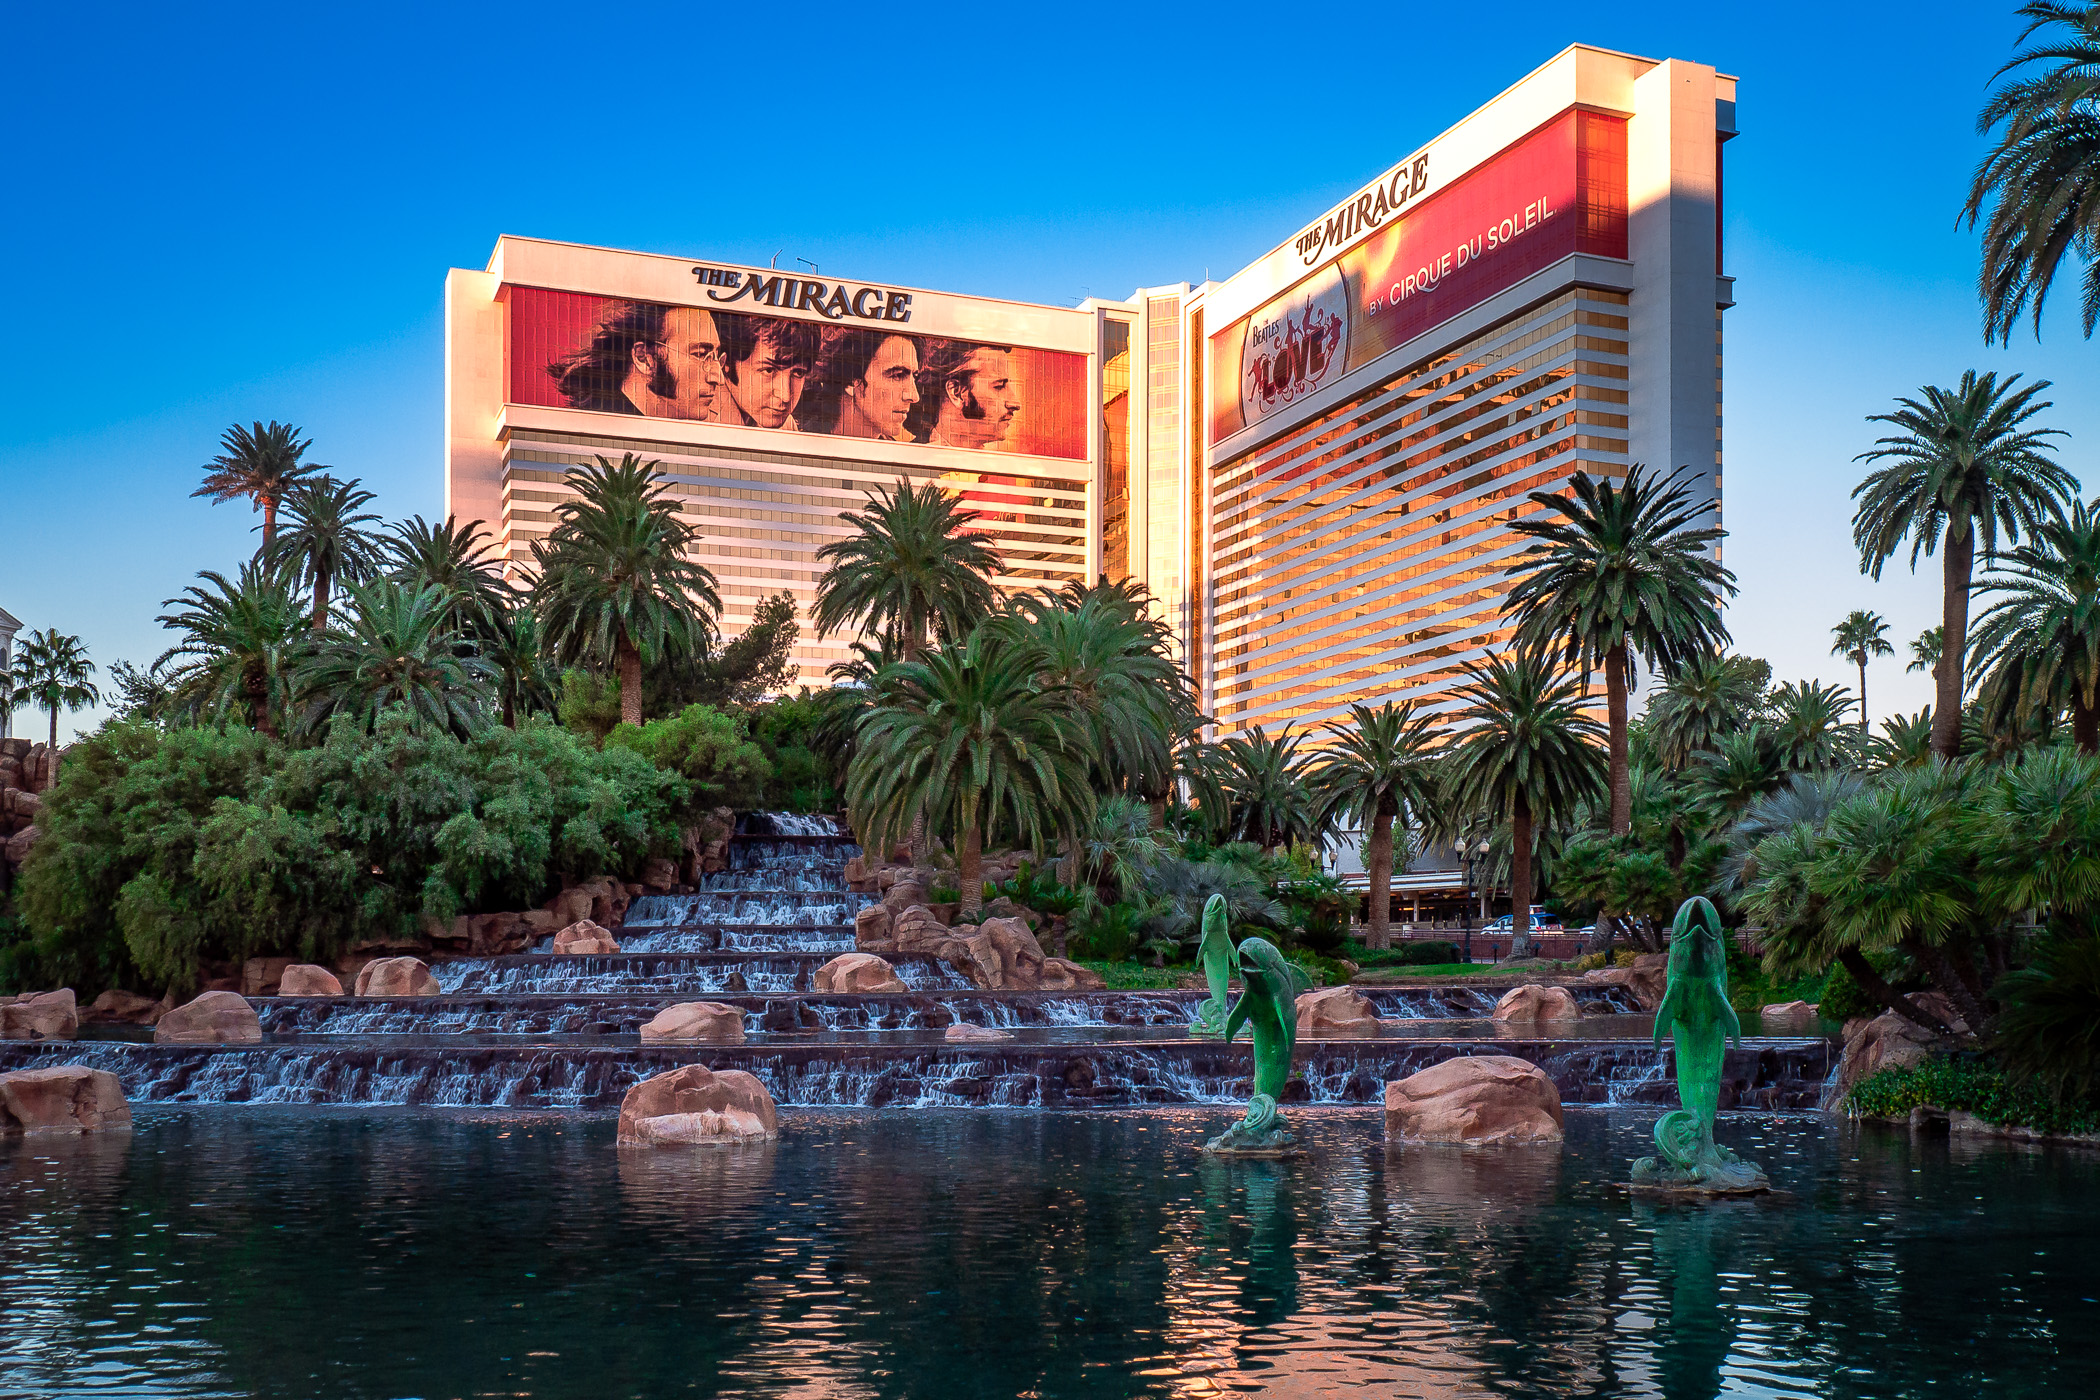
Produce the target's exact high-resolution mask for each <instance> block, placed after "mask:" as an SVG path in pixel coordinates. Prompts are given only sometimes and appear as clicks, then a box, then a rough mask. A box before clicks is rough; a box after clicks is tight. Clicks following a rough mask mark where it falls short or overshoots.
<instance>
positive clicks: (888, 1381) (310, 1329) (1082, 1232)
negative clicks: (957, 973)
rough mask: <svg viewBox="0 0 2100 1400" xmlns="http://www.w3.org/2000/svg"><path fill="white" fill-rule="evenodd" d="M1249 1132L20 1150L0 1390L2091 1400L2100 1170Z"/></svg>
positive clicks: (894, 1132)
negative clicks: (1722, 1175)
mask: <svg viewBox="0 0 2100 1400" xmlns="http://www.w3.org/2000/svg"><path fill="white" fill-rule="evenodd" d="M1235 1115H1236V1109H1235V1108H1216V1109H1191V1110H1152V1111H1142V1112H1132V1113H1118V1114H1105V1113H1104V1114H1047V1113H991V1112H940V1111H914V1112H895V1113H887V1114H871V1113H863V1112H821V1113H819V1112H789V1113H787V1114H785V1115H784V1116H783V1124H782V1127H783V1134H782V1137H781V1140H780V1141H779V1142H778V1143H776V1144H770V1145H767V1146H763V1147H753V1148H742V1149H727V1150H720V1151H690V1152H687V1151H676V1150H669V1151H656V1152H649V1153H635V1152H622V1151H619V1150H617V1149H616V1148H615V1147H614V1145H613V1142H612V1135H613V1124H612V1122H611V1120H610V1119H609V1118H608V1117H604V1116H592V1117H584V1116H562V1115H552V1114H541V1115H510V1116H506V1115H503V1114H498V1113H489V1114H452V1113H443V1112H421V1113H415V1112H391V1113H390V1112H366V1113H349V1112H331V1111H327V1110H314V1109H306V1110H281V1109H249V1110H238V1109H223V1108H222V1109H212V1110H187V1111H184V1110H169V1109H156V1108H149V1109H147V1110H145V1111H144V1112H142V1113H141V1114H140V1115H139V1119H138V1126H137V1128H136V1129H135V1131H134V1132H133V1133H132V1134H131V1136H130V1138H129V1139H128V1140H125V1139H111V1140H101V1139H89V1140H85V1141H82V1140H31V1141H29V1142H27V1143H24V1142H20V1141H16V1142H9V1143H0V1395H15V1394H29V1395H39V1396H42V1395H69V1394H83V1393H89V1392H95V1393H125V1394H132V1395H143V1396H177V1395H181V1396H192V1395H196V1396H201V1395H244V1396H267V1397H285V1398H286V1400H304V1398H305V1397H336V1396H344V1397H349V1396H382V1395H417V1396H432V1397H435V1396H466V1395H474V1394H506V1395H518V1396H536V1397H539V1396H544V1397H565V1396H578V1395H587V1396H592V1397H599V1396H604V1397H624V1396H649V1397H654V1396H663V1395H670V1394H697V1395H735V1396H746V1395H750V1396H758V1395H764V1396H787V1395H793V1396H832V1395H840V1396H868V1397H883V1398H884V1400H890V1398H891V1397H896V1398H897V1400H904V1397H909V1400H922V1398H924V1400H947V1398H948V1397H972V1400H974V1398H975V1397H981V1396H1009V1395H1041V1396H1082V1397H1092V1396H1104V1397H1105V1396H1117V1397H1121V1396H1133V1395H1158V1396H1220V1395H1226V1394H1234V1395H1238V1394H1255V1393H1267V1394H1277V1395H1290V1396H1321V1395H1342V1394H1350V1395H1376V1396H1380V1397H1384V1396H1388V1395H1393V1396H1407V1395H1420V1396H1437V1397H1445V1396H1483V1397H1485V1396H1503V1397H1508V1396H1534V1395H1537V1396H1585V1397H1586V1396H1616V1395H1651V1396H1658V1397H1669V1398H1670V1400H1674V1398H1675V1397H1680V1396H1682V1397H1697V1398H1698V1400H1704V1397H1707V1396H1712V1395H1716V1394H1723V1393H1730V1394H1733V1393H1745V1394H1760V1395H1846V1396H1853V1395H1858V1396H1877V1397H1878V1396H1890V1397H1894V1396H1906V1395H1915V1394H1919V1393H1925V1392H1933V1393H1946V1394H1970V1393H1976V1392H1982V1391H1990V1392H1994V1393H2001V1392H2002V1393H2007V1394H2034V1395H2045V1394H2046V1395H2056V1394H2080V1393H2087V1394H2089V1393H2096V1392H2100V1372H2096V1369H2095V1362H2094V1360H2093V1357H2092V1354H2091V1347H2090V1344H2089V1339H2090V1338H2091V1337H2092V1336H2093V1335H2095V1334H2096V1332H2100V1304H2096V1303H2095V1302H2094V1301H2093V1300H2094V1299H2095V1298H2096V1297H2100V1222H2096V1219H2095V1215H2094V1213H2093V1212H2092V1211H2091V1209H2090V1207H2089V1204H2088V1203H2089V1202H2090V1200H2091V1199H2092V1198H2093V1195H2094V1192H2095V1188H2096V1187H2100V1161H2096V1160H2094V1159H2093V1157H2092V1156H2091V1155H2090V1154H2085V1155H2080V1154H2071V1153H2019V1152H2011V1151H2000V1152H1997V1153H1993V1154H1988V1155H1979V1156H1975V1157H1973V1158H1963V1157H1959V1156H1957V1155H1955V1154H1953V1153H1952V1152H1950V1150H1949V1148H1948V1145H1947V1144H1946V1143H1945V1142H1944V1141H1942V1142H1939V1143H1913V1142H1912V1141H1911V1140H1910V1139H1909V1138H1908V1137H1906V1136H1902V1135H1887V1134H1876V1133H1873V1132H1866V1133H1861V1132H1858V1131H1854V1130H1847V1129H1842V1128H1837V1127H1832V1126H1829V1125H1826V1124H1824V1123H1822V1122H1820V1121H1817V1120H1812V1119H1808V1118H1793V1119H1787V1118H1771V1119H1761V1120H1751V1119H1738V1120H1735V1121H1734V1122H1732V1123H1731V1131H1732V1132H1733V1133H1734V1134H1735V1136H1736V1138H1737V1139H1738V1140H1740V1141H1742V1142H1743V1143H1744V1146H1745V1148H1746V1150H1748V1151H1751V1152H1753V1153H1754V1154H1755V1155H1757V1156H1758V1158H1759V1160H1760V1161H1763V1162H1765V1163H1766V1164H1767V1166H1768V1167H1771V1168H1773V1171H1774V1177H1775V1185H1777V1186H1778V1187H1779V1188H1780V1190H1781V1192H1782V1193H1784V1195H1783V1197H1782V1198H1781V1199H1779V1200H1777V1201H1775V1202H1773V1203H1771V1204H1763V1205H1760V1204H1746V1203H1733V1204H1731V1203H1722V1204H1719V1205H1705V1206H1682V1207H1679V1206H1669V1205H1656V1204H1653V1203H1649V1202H1646V1201H1634V1200H1631V1199H1629V1197H1628V1196H1627V1195H1626V1193H1625V1192H1624V1190H1623V1188H1622V1187H1621V1185H1620V1182H1621V1180H1622V1179H1623V1175H1624V1171H1625V1164H1626V1162H1627V1161H1629V1160H1630V1159H1631V1158H1632V1157H1634V1156H1637V1155H1639V1154H1640V1153H1641V1152H1642V1151H1644V1150H1646V1149H1645V1137H1646V1134H1647V1131H1648V1128H1649V1126H1650V1124H1651V1122H1652V1118H1653V1115H1652V1113H1626V1114H1613V1115H1609V1116H1607V1115H1604V1114H1601V1113H1594V1112H1589V1113H1585V1112H1571V1113H1570V1114H1569V1119H1568V1122H1569V1141H1568V1143H1567V1144H1566V1146H1565V1147H1564V1148H1561V1149H1553V1148H1547V1149H1544V1150H1540V1149H1536V1148H1520V1149H1514V1150H1495V1151H1482V1150H1467V1149H1445V1148H1408V1149H1404V1150H1400V1151H1394V1152H1388V1151H1387V1150H1386V1149H1385V1146H1384V1144H1383V1142H1382V1141H1381V1138H1380V1126H1381V1125H1380V1121H1379V1117H1378V1115H1377V1114H1376V1113H1375V1112H1369V1113H1366V1112H1358V1111H1350V1112H1331V1111H1316V1110H1301V1111H1300V1113H1299V1115H1298V1116H1297V1117H1295V1118H1294V1125H1295V1126H1297V1127H1298V1128H1299V1129H1300V1131H1301V1132H1302V1134H1303V1136H1304V1139H1305V1143H1306V1147H1307V1152H1306V1155H1305V1156H1304V1157H1302V1158H1299V1159H1297V1160H1293V1161H1284V1162H1266V1161H1256V1162H1221V1161H1218V1160H1216V1159H1207V1158H1205V1157H1204V1156H1203V1155H1202V1154H1201V1153H1200V1152H1199V1150H1198V1149H1199V1147H1200V1144H1201V1143H1202V1142H1203V1141H1204V1140H1205V1139H1206V1138H1207V1137H1209V1136H1212V1135H1214V1134H1215V1133H1217V1132H1218V1131H1219V1130H1220V1129H1221V1128H1222V1127H1223V1126H1224V1125H1225V1124H1226V1123H1227V1122H1229V1121H1231V1119H1232V1118H1233V1117H1234V1116H1235Z"/></svg>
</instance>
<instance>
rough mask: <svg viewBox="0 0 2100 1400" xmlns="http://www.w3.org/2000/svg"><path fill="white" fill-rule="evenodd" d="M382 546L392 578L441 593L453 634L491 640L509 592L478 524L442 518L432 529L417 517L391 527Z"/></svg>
mask: <svg viewBox="0 0 2100 1400" xmlns="http://www.w3.org/2000/svg"><path fill="white" fill-rule="evenodd" d="M392 530H393V535H394V537H393V538H392V539H390V540H388V541H387V542H386V546H385V548H386V552H387V554H388V555H389V556H390V558H391V560H392V565H393V567H392V569H391V570H390V571H389V572H390V573H391V574H392V576H393V577H394V579H395V580H396V581H397V582H399V583H403V584H406V585H407V586H408V587H409V588H411V589H422V588H426V587H427V588H435V589H437V590H439V591H440V592H441V593H443V594H444V597H445V605H446V607H447V608H448V609H449V612H450V617H451V625H452V627H453V628H454V630H456V631H459V632H465V633H468V634H471V635H473V636H478V637H489V638H493V636H494V633H493V631H492V625H493V624H494V623H495V622H496V621H497V620H498V618H499V615H501V614H503V613H504V612H505V611H506V610H508V609H509V608H510V606H511V605H512V602H513V600H514V598H515V590H513V589H512V588H511V586H510V585H509V584H507V583H505V582H504V580H503V569H502V565H501V560H500V556H499V555H498V554H497V553H496V549H495V543H494V541H493V540H492V539H491V538H490V536H489V532H488V531H487V530H486V529H484V528H483V527H482V523H481V522H480V521H479V520H469V521H467V522H466V523H465V524H461V523H460V520H459V517H457V516H453V515H448V516H446V517H445V520H444V523H443V524H432V523H430V522H429V521H426V520H424V519H423V517H422V516H420V515H415V516H410V517H409V518H408V519H407V520H404V521H401V522H399V523H397V524H395V525H394V526H393V527H392Z"/></svg>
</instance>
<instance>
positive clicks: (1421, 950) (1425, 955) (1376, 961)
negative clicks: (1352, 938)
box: [1341, 939, 1458, 967]
mask: <svg viewBox="0 0 2100 1400" xmlns="http://www.w3.org/2000/svg"><path fill="white" fill-rule="evenodd" d="M1341 956H1342V957H1345V958H1347V959H1348V960H1349V961H1350V962H1353V963H1355V964H1356V965H1357V966H1358V967H1426V966H1430V965H1432V964H1441V963H1455V962H1457V961H1458V945H1457V944H1456V943H1447V942H1444V941H1443V940H1441V939H1427V940H1424V941H1422V942H1420V943H1415V942H1408V943H1402V944H1399V945H1397V946H1395V947H1391V948H1366V947H1364V946H1363V945H1362V944H1360V943H1349V944H1346V945H1344V947H1343V950H1342V953H1341Z"/></svg>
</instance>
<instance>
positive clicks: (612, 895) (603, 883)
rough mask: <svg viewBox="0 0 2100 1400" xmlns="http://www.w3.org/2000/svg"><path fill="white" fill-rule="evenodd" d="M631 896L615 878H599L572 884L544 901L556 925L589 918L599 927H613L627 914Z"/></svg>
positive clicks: (564, 925)
mask: <svg viewBox="0 0 2100 1400" xmlns="http://www.w3.org/2000/svg"><path fill="white" fill-rule="evenodd" d="M631 898H632V896H630V895H629V894H628V893H627V887H626V886H625V885H623V884H621V883H620V882H619V881H618V880H613V879H607V878H603V877H601V878H599V879H596V880H588V881H585V882H584V883H583V884H580V885H572V886H570V887H569V888H568V889H565V890H563V891H562V892H561V893H560V894H558V895H556V896H554V898H552V899H550V900H548V901H547V903H546V906H545V908H546V910H547V912H548V913H549V914H552V915H553V916H554V926H555V927H556V928H567V927H568V926H569V925H570V924H577V923H582V922H583V921H584V920H585V919H589V920H590V921H591V922H592V923H595V924H597V925H598V926H599V927H600V928H613V927H615V926H616V925H618V924H619V922H620V920H621V919H622V918H624V917H625V916H626V913H627V905H628V903H629V901H630V899H631Z"/></svg>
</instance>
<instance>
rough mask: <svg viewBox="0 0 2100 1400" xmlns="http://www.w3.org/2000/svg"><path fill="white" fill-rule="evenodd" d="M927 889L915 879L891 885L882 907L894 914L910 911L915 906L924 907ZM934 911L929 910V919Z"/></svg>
mask: <svg viewBox="0 0 2100 1400" xmlns="http://www.w3.org/2000/svg"><path fill="white" fill-rule="evenodd" d="M925 903H926V887H925V886H924V885H922V884H920V883H919V882H918V881H917V880H914V879H902V880H899V881H897V882H896V883H895V884H893V885H891V886H890V888H889V893H887V894H885V895H884V896H883V897H882V907H883V908H885V909H888V910H890V911H892V912H901V911H903V910H906V909H910V908H911V907H912V906H913V905H920V906H924V905H925ZM932 913H933V911H932V910H930V909H929V910H927V915H928V917H931V916H932Z"/></svg>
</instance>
